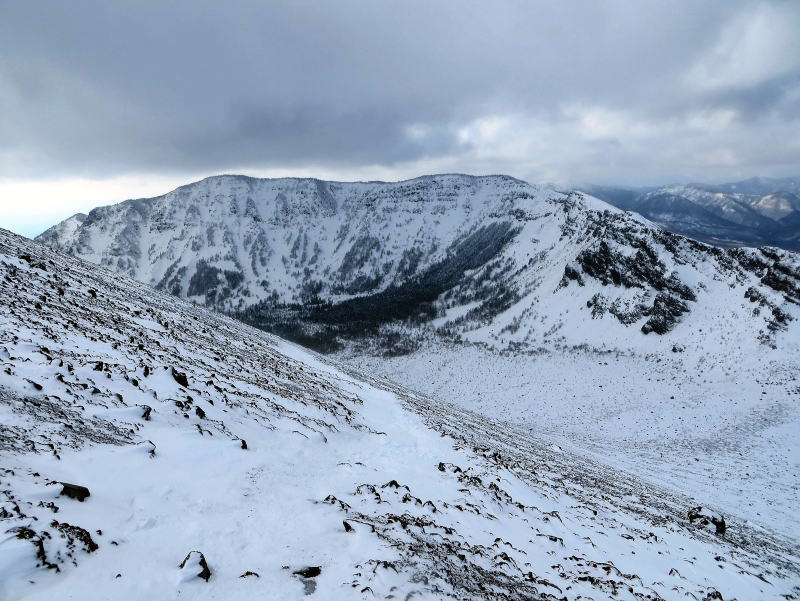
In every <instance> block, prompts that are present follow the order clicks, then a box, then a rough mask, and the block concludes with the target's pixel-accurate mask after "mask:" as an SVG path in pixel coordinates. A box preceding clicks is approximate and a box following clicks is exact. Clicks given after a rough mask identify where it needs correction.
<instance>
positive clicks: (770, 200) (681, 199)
mask: <svg viewBox="0 0 800 601" xmlns="http://www.w3.org/2000/svg"><path fill="white" fill-rule="evenodd" d="M582 189H583V190H584V191H585V192H587V193H589V194H591V195H593V196H596V197H597V198H600V199H602V200H604V201H606V202H607V203H609V204H612V205H614V206H615V207H618V208H620V209H623V210H626V211H635V212H636V213H639V214H641V215H643V216H645V217H647V218H648V219H650V220H651V221H654V222H655V223H657V224H659V225H661V226H662V227H664V228H665V229H667V230H669V231H671V232H675V233H678V234H683V235H685V236H689V237H691V238H694V239H696V240H701V241H703V242H708V243H710V244H715V245H717V246H777V247H779V248H786V249H789V250H800V177H793V178H782V179H773V178H766V177H754V178H751V179H747V180H743V181H740V182H733V183H728V184H720V185H708V184H686V185H673V186H664V187H661V188H655V189H653V188H619V187H609V186H595V185H587V186H583V187H582Z"/></svg>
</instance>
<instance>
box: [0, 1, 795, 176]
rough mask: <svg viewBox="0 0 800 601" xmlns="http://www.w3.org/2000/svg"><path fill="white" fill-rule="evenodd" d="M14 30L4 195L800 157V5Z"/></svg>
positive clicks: (416, 13) (97, 7) (449, 6)
mask: <svg viewBox="0 0 800 601" xmlns="http://www.w3.org/2000/svg"><path fill="white" fill-rule="evenodd" d="M2 13H3V14H2V19H0V177H3V176H4V177H19V176H35V177H43V176H50V175H65V174H69V175H87V176H91V177H104V176H116V175H122V174H126V173H133V172H138V173H146V172H163V171H170V172H180V171H185V172H198V171H203V170H209V171H224V170H229V169H236V168H254V169H258V168H268V167H271V166H276V165H277V166H281V167H287V168H291V167H292V166H296V167H303V166H310V165H311V166H322V167H326V168H329V169H336V168H337V167H342V168H345V167H346V168H348V169H350V170H352V169H353V168H356V169H357V168H358V167H359V166H362V165H385V166H389V167H391V166H398V165H409V167H408V169H412V170H413V169H418V170H425V169H426V168H428V167H429V168H430V169H439V168H451V169H457V170H462V171H484V172H485V171H497V172H512V173H513V174H514V175H518V176H522V177H528V178H532V179H539V178H560V179H594V180H601V179H615V178H617V179H620V180H626V179H627V180H630V179H636V178H637V177H638V178H639V179H642V178H644V179H648V178H649V179H665V178H669V177H672V176H676V177H678V176H680V175H681V174H687V175H690V174H691V173H690V172H691V169H692V166H693V165H697V166H698V169H699V170H700V171H701V172H703V173H709V171H708V169H711V170H712V172H713V173H717V174H718V175H719V176H720V177H723V176H724V175H726V174H728V173H730V174H735V173H738V172H739V171H744V172H746V171H747V169H749V168H751V167H753V168H754V167H756V166H757V167H758V168H759V173H767V174H768V172H772V171H776V170H778V171H779V170H781V169H785V168H786V166H785V165H784V164H783V163H785V162H786V161H785V160H779V161H778V162H777V163H773V162H768V164H766V165H765V164H764V159H763V155H760V154H759V152H758V149H759V148H762V147H764V148H765V147H766V144H767V141H769V144H770V146H769V148H770V152H769V156H771V157H772V156H777V157H781V156H784V157H790V156H796V155H797V149H798V146H797V144H798V143H797V140H796V138H797V136H796V135H790V132H791V131H792V128H796V127H797V126H798V124H800V115H799V114H798V103H800V82H799V81H798V73H800V41H798V40H800V33H798V32H800V3H793V2H736V1H732V0H720V1H717V2H689V1H686V2H655V1H643V2H629V1H624V2H623V1H617V2H595V1H588V0H586V1H583V2H581V1H576V2H560V3H555V2H527V1H521V0H520V1H503V2H485V3H478V2H471V1H466V0H462V1H458V2H456V1H452V2H430V1H427V0H426V1H424V2H412V1H409V0H406V1H404V2H374V1H366V0H365V1H363V2H351V1H347V0H340V1H337V2H319V3H311V2H297V1H293V2H255V1H254V2H244V1H228V2H224V3H223V2H220V3H212V2H210V1H200V0H191V1H189V0H186V1H172V2H166V1H158V2H143V1H131V2H122V3H121V2H105V1H97V2H87V1H75V2H61V1H52V2H7V3H5V5H4V7H3V11H2ZM795 131H796V130H795ZM713 170H717V171H713ZM400 171H401V172H402V169H401V170H400ZM609 174H610V177H608V176H609ZM745 174H747V175H750V173H745Z"/></svg>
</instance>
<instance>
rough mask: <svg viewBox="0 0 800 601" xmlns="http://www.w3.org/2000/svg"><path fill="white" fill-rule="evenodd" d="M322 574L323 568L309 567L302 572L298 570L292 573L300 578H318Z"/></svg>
mask: <svg viewBox="0 0 800 601" xmlns="http://www.w3.org/2000/svg"><path fill="white" fill-rule="evenodd" d="M321 573H322V568H321V567H319V566H309V567H307V568H303V569H302V570H296V571H294V572H292V574H295V575H296V576H300V577H301V578H316V577H317V576H319V575H320V574H321Z"/></svg>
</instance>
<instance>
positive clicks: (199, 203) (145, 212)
mask: <svg viewBox="0 0 800 601" xmlns="http://www.w3.org/2000/svg"><path fill="white" fill-rule="evenodd" d="M38 240H39V241H40V242H42V243H44V244H46V245H48V246H50V247H52V248H56V249H59V250H63V251H65V252H68V253H70V254H73V255H75V256H78V257H81V258H84V259H87V260H90V261H92V262H95V263H98V264H100V265H103V266H104V267H107V268H109V269H112V270H114V271H117V272H120V273H124V274H126V275H129V276H132V277H134V278H136V279H138V280H140V281H142V282H145V283H148V284H150V285H153V286H155V287H157V288H160V289H163V290H167V291H169V292H171V293H172V294H175V295H176V296H179V297H182V298H186V299H189V300H192V301H193V302H197V303H200V304H204V305H206V306H209V307H212V308H215V309H218V310H222V311H225V312H227V313H231V314H236V315H238V316H239V317H241V318H243V319H245V320H247V321H249V322H250V323H254V324H256V325H258V326H260V327H263V328H265V329H268V330H271V331H275V332H280V333H283V334H287V335H291V336H293V337H294V338H295V339H297V340H302V341H303V342H306V343H309V344H313V343H315V342H318V343H319V342H320V341H322V343H320V345H321V346H322V345H324V343H325V342H326V341H327V342H329V343H330V342H331V341H332V340H335V339H337V338H343V337H344V338H346V337H348V336H351V335H352V334H353V332H352V331H349V330H348V326H347V324H350V326H352V328H351V329H356V330H358V331H359V332H362V333H363V332H374V331H376V330H379V329H380V328H383V327H385V326H386V325H387V324H391V323H400V322H404V321H408V320H412V321H414V322H415V323H417V324H431V323H436V324H438V326H437V327H438V332H439V333H440V334H445V335H448V336H450V337H457V338H459V339H462V340H470V341H473V342H479V343H481V344H488V345H490V346H493V347H496V348H504V349H508V348H512V347H513V348H516V349H519V348H527V349H537V348H540V347H542V346H549V347H552V346H554V345H556V346H574V345H585V344H589V345H592V346H613V347H625V348H627V347H634V348H645V347H646V348H651V349H656V348H660V346H664V345H668V346H671V345H672V344H674V342H675V339H676V338H679V339H680V340H681V341H682V342H684V343H685V342H687V341H692V340H694V341H697V342H698V343H701V342H704V341H709V339H708V335H707V333H705V334H702V335H699V330H700V329H701V328H703V327H704V326H708V325H710V322H711V321H719V323H718V327H715V331H716V332H718V333H719V336H715V337H714V340H711V341H709V342H714V343H721V341H720V337H726V336H733V335H735V336H737V337H742V338H743V339H745V340H747V341H760V343H764V344H767V345H781V344H784V343H785V342H786V341H787V340H795V341H796V340H797V338H798V335H797V332H798V330H797V328H798V322H797V320H796V318H797V317H800V314H799V313H798V310H797V301H798V297H800V292H799V291H800V283H799V281H798V273H799V270H798V260H797V257H796V256H793V255H792V254H791V253H786V252H783V251H778V250H768V249H765V250H752V249H736V250H730V251H727V250H726V251H723V250H720V249H717V248H713V247H709V246H706V245H703V244H700V243H696V242H694V241H692V240H688V239H686V238H683V237H681V236H677V235H674V234H670V233H667V232H664V231H662V230H660V229H659V228H658V227H656V226H654V225H653V224H651V223H650V222H648V221H646V220H644V219H642V218H640V217H638V216H636V215H633V214H630V213H625V212H622V211H620V210H619V209H616V208H612V207H611V206H610V205H608V204H606V203H604V202H603V201H601V200H598V199H595V198H592V197H590V196H585V195H583V194H580V193H576V192H571V191H560V190H558V189H555V188H553V187H549V186H535V185H531V184H528V183H525V182H522V181H520V180H516V179H514V178H510V177H506V176H485V177H473V176H466V175H439V176H425V177H421V178H416V179H412V180H407V181H403V182H396V183H386V182H366V183H341V182H324V181H321V180H316V179H291V178H287V179H258V178H251V177H243V176H218V177H212V178H207V179H205V180H202V181H200V182H196V183H194V184H189V185H187V186H183V187H181V188H178V189H177V190H174V191H173V192H170V193H168V194H166V195H164V196H161V197H157V198H152V199H140V200H131V201H126V202H123V203H120V204H118V205H113V206H108V207H102V208H98V209H95V210H93V211H92V212H91V213H90V214H89V215H88V217H86V218H85V219H83V220H82V221H81V222H80V223H73V224H69V225H68V224H67V222H65V224H60V225H58V226H55V227H54V228H52V229H51V230H48V231H47V232H45V233H44V234H42V235H41V236H40V237H39V238H38ZM754 308H759V311H757V312H754ZM723 311H724V313H725V318H724V320H719V317H720V316H721V312H723ZM754 313H758V314H757V315H755V314H754ZM450 315H454V316H456V318H452V319H451V318H450V317H449V316H450ZM353 324H355V325H353ZM790 330H791V331H792V334H791V335H790V334H789V333H787V332H788V331H790ZM706 331H707V330H706ZM673 332H674V335H672V336H664V335H666V334H670V333H673ZM647 334H651V335H650V336H646V335H647ZM659 335H661V336H664V341H662V342H656V341H655V340H654V339H655V338H658V337H659Z"/></svg>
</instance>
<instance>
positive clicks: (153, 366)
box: [0, 230, 800, 600]
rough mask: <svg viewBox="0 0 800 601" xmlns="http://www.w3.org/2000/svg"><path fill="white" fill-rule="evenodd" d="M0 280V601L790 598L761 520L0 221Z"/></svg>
mask: <svg viewBox="0 0 800 601" xmlns="http://www.w3.org/2000/svg"><path fill="white" fill-rule="evenodd" d="M0 281H2V283H3V291H4V302H3V303H2V304H0V412H1V415H2V419H0V424H2V426H0V466H2V467H0V525H2V529H0V531H2V533H3V536H2V538H0V598H3V599H9V600H16V599H53V598H63V597H65V596H67V594H72V595H78V596H82V597H84V598H114V599H141V598H145V597H148V596H149V597H153V598H176V597H182V596H185V597H192V598H196V599H221V598H224V599H252V598H267V599H299V598H304V597H305V596H306V595H313V596H315V597H316V598H321V599H364V598H365V597H366V598H371V597H372V596H375V597H378V598H385V597H387V596H388V595H393V596H395V597H397V598H408V597H409V596H411V597H418V598H428V599H446V598H459V599H485V600H488V599H498V598H502V599H509V600H523V599H563V598H567V599H577V598H586V597H591V598H594V599H598V600H599V599H620V598H622V599H644V598H651V599H669V598H675V597H676V595H677V596H679V597H681V598H683V597H685V596H688V597H690V598H691V597H693V598H696V599H704V598H705V599H718V598H719V596H720V595H721V596H722V598H725V599H730V598H741V599H754V598H759V599H773V598H774V599H778V598H781V596H782V595H791V594H795V595H796V594H798V593H800V590H798V584H797V583H798V569H797V565H798V563H797V560H798V551H797V549H796V547H795V545H794V544H793V543H791V542H790V541H787V540H785V539H784V538H783V537H781V535H780V534H778V533H773V532H769V531H765V530H762V529H756V528H752V527H750V526H748V525H747V524H746V523H744V522H743V521H742V520H740V519H738V518H737V517H736V516H734V515H725V516H724V517H725V520H726V522H725V523H726V531H725V533H724V534H721V533H717V532H716V530H718V528H717V527H716V526H714V525H713V524H712V526H714V527H713V528H711V529H707V528H704V527H703V526H702V519H700V520H697V519H695V523H694V524H693V523H691V522H690V516H696V515H701V516H702V515H707V516H714V515H716V514H715V512H714V509H713V507H711V508H705V509H703V510H698V511H694V505H696V504H695V503H692V502H690V501H689V500H687V499H684V498H682V497H680V496H676V495H673V494H671V493H669V492H666V491H663V490H660V489H658V488H657V487H653V486H650V485H648V484H646V483H643V482H641V481H638V480H636V479H635V478H631V477H630V476H627V475H625V474H623V473H621V472H616V471H614V470H610V469H608V468H605V467H603V466H602V465H599V464H595V463H592V462H588V461H586V460H583V459H581V458H580V457H577V456H575V455H572V454H570V453H568V452H566V451H564V450H562V449H558V448H554V447H552V446H551V445H549V444H544V443H541V442H540V441H537V440H536V439H535V438H533V437H531V436H529V435H528V434H526V433H525V432H522V431H518V430H516V429H514V428H513V427H512V426H508V425H507V424H500V423H497V422H494V421H493V420H491V419H486V418H484V417H479V416H475V415H472V414H470V413H469V412H465V411H462V410H459V409H457V408H455V407H451V406H447V405H442V404H439V403H435V402H433V401H431V400H428V399H425V398H422V397H419V396H416V395H413V394H411V393H409V392H408V391H406V390H404V389H402V388H400V387H398V386H396V385H393V384H391V383H388V382H385V381H379V380H376V379H374V378H371V377H369V376H366V375H364V374H359V373H357V372H355V371H353V370H352V369H350V368H345V367H344V366H340V365H337V364H335V363H333V362H330V361H329V360H327V359H324V358H322V357H320V356H319V355H316V354H314V353H311V352H308V351H305V350H303V349H300V348H298V347H296V346H294V345H292V344H289V343H286V342H284V341H282V340H280V339H278V338H275V337H273V336H271V335H268V334H266V333H264V332H261V331H258V330H255V329H252V328H250V327H247V326H245V325H243V324H241V323H239V322H237V321H234V320H231V319H228V318H226V317H223V316H219V315H216V314H213V313H210V312H208V311H206V310H204V309H202V308H199V307H196V306H193V305H191V304H188V303H185V302H183V301H181V300H179V299H175V298H174V297H171V296H169V295H166V294H163V293H159V292H156V291H154V290H152V289H150V288H148V287H147V286H145V285H142V284H140V283H137V282H135V281H133V280H130V279H128V278H125V277H122V276H117V275H114V274H112V273H110V272H108V271H106V270H103V269H98V268H97V267H96V266H94V265H92V264H89V263H86V262H83V261H80V260H77V259H74V258H71V257H68V256H66V255H63V254H60V253H57V252H54V251H51V250H49V249H46V248H44V247H42V246H40V245H37V244H35V243H33V242H31V241H28V240H25V239H23V238H20V237H18V236H14V235H13V234H10V233H8V232H5V231H2V230H0ZM692 519H694V518H692ZM312 598H313V597H312Z"/></svg>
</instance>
